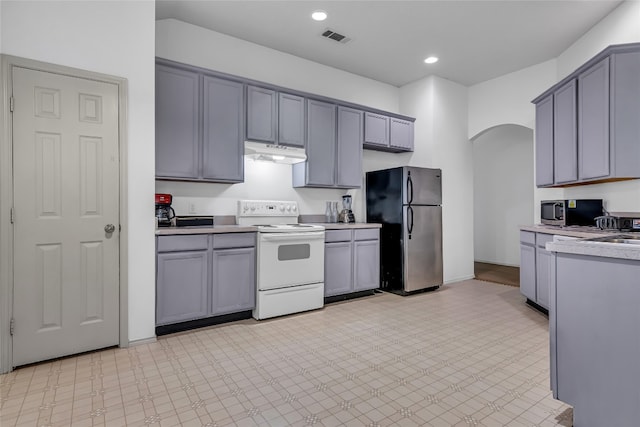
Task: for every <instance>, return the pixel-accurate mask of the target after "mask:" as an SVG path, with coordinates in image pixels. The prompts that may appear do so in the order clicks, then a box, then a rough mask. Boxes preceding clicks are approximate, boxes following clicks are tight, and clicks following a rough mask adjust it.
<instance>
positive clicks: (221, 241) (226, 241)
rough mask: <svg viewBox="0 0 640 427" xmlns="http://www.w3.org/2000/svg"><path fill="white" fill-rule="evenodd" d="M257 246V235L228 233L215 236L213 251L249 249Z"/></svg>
mask: <svg viewBox="0 0 640 427" xmlns="http://www.w3.org/2000/svg"><path fill="white" fill-rule="evenodd" d="M255 245H256V233H227V234H216V235H214V236H213V249H222V248H249V247H253V246H255Z"/></svg>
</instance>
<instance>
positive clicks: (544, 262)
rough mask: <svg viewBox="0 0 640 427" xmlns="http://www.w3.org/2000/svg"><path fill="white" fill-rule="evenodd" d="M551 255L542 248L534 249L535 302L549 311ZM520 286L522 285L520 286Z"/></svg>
mask: <svg viewBox="0 0 640 427" xmlns="http://www.w3.org/2000/svg"><path fill="white" fill-rule="evenodd" d="M552 261H553V254H552V253H551V252H548V251H546V250H545V249H543V248H536V300H535V302H536V303H537V304H538V305H540V306H542V307H544V308H546V309H547V310H548V309H549V282H550V279H549V277H550V276H549V275H550V274H551V271H550V268H551V262H552ZM521 286H522V285H521Z"/></svg>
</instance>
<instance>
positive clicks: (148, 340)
mask: <svg viewBox="0 0 640 427" xmlns="http://www.w3.org/2000/svg"><path fill="white" fill-rule="evenodd" d="M156 341H158V339H157V338H156V337H149V338H142V339H139V340H133V341H129V347H133V346H136V345H142V344H152V343H154V342H156Z"/></svg>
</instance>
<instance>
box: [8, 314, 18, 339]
mask: <svg viewBox="0 0 640 427" xmlns="http://www.w3.org/2000/svg"><path fill="white" fill-rule="evenodd" d="M15 329H16V319H14V318H13V317H12V318H11V321H10V322H9V335H13V332H14V331H15Z"/></svg>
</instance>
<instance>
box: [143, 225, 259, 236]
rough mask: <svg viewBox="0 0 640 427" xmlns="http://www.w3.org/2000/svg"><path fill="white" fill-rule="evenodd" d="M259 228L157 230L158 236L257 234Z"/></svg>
mask: <svg viewBox="0 0 640 427" xmlns="http://www.w3.org/2000/svg"><path fill="white" fill-rule="evenodd" d="M256 231H258V227H253V226H247V225H214V226H213V227H165V228H157V229H156V236H175V235H181V234H218V233H252V232H253V233H255V232H256Z"/></svg>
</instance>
